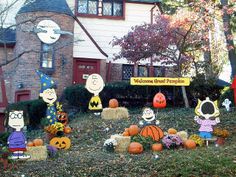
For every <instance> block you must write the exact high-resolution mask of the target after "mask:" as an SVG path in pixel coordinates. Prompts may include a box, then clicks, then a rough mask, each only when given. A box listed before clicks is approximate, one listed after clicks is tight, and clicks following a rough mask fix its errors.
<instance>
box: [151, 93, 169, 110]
mask: <svg viewBox="0 0 236 177" xmlns="http://www.w3.org/2000/svg"><path fill="white" fill-rule="evenodd" d="M153 107H154V108H165V107H166V97H165V95H163V94H162V93H161V92H159V93H157V94H156V95H155V96H154V98H153Z"/></svg>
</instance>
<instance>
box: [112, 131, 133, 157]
mask: <svg viewBox="0 0 236 177" xmlns="http://www.w3.org/2000/svg"><path fill="white" fill-rule="evenodd" d="M111 139H115V140H116V141H117V145H116V147H115V152H121V153H123V152H127V151H128V147H129V145H130V140H131V139H130V136H123V135H120V134H116V135H111Z"/></svg>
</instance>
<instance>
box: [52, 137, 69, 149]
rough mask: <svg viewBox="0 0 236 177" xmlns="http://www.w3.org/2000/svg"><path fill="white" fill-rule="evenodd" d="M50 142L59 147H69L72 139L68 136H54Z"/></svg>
mask: <svg viewBox="0 0 236 177" xmlns="http://www.w3.org/2000/svg"><path fill="white" fill-rule="evenodd" d="M49 144H50V145H51V146H54V147H56V148H57V149H69V148H70V146H71V141H70V139H69V138H68V137H54V138H52V139H51V140H50V143H49Z"/></svg>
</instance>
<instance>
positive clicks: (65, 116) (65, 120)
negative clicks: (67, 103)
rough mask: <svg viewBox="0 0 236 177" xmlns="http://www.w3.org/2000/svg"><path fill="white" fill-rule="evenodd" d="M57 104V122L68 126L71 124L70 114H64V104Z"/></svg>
mask: <svg viewBox="0 0 236 177" xmlns="http://www.w3.org/2000/svg"><path fill="white" fill-rule="evenodd" d="M56 104H57V121H58V122H60V123H62V124H63V125H64V126H66V125H67V124H68V122H69V119H68V114H67V112H64V111H63V110H62V104H60V103H59V102H57V103H56Z"/></svg>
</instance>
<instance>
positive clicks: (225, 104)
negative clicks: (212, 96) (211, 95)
mask: <svg viewBox="0 0 236 177" xmlns="http://www.w3.org/2000/svg"><path fill="white" fill-rule="evenodd" d="M231 103H232V102H231V101H230V100H229V99H228V98H226V99H225V100H224V102H223V103H222V106H224V107H225V108H226V111H229V110H230V104H231Z"/></svg>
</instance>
